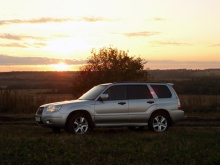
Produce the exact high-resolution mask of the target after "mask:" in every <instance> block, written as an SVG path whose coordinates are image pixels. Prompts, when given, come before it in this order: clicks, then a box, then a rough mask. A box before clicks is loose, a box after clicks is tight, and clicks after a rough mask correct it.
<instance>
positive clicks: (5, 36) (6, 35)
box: [0, 33, 42, 40]
mask: <svg viewBox="0 0 220 165" xmlns="http://www.w3.org/2000/svg"><path fill="white" fill-rule="evenodd" d="M0 38H2V39H8V40H22V39H24V38H29V39H42V38H40V37H34V36H26V35H15V34H9V33H3V34H0Z"/></svg>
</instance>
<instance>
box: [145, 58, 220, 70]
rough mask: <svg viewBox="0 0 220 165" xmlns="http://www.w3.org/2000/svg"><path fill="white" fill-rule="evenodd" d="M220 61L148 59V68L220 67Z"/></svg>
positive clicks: (146, 65)
mask: <svg viewBox="0 0 220 165" xmlns="http://www.w3.org/2000/svg"><path fill="white" fill-rule="evenodd" d="M219 66H220V61H175V60H148V63H147V64H145V67H146V68H150V69H151V70H154V69H211V68H212V69H219Z"/></svg>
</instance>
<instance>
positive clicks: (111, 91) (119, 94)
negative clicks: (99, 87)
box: [104, 85, 127, 100]
mask: <svg viewBox="0 0 220 165" xmlns="http://www.w3.org/2000/svg"><path fill="white" fill-rule="evenodd" d="M104 94H108V95H109V98H108V99H107V100H126V99H127V87H126V86H125V85H116V86H112V87H110V88H108V89H107V90H106V91H105V92H104Z"/></svg>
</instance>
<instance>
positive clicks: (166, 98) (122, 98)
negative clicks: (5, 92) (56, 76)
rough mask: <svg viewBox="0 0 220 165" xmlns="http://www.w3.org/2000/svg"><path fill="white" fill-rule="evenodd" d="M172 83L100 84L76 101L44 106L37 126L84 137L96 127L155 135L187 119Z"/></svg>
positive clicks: (39, 113) (41, 107)
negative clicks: (115, 127)
mask: <svg viewBox="0 0 220 165" xmlns="http://www.w3.org/2000/svg"><path fill="white" fill-rule="evenodd" d="M172 85H173V84H170V83H138V82H132V83H131V82H129V83H128V82H126V83H109V84H100V85H97V86H95V87H93V88H92V89H90V90H89V91H88V92H86V93H85V94H83V95H82V96H81V97H80V98H79V99H77V100H71V101H63V102H56V103H50V104H45V105H41V106H40V107H39V108H38V110H37V112H36V116H35V120H36V122H37V124H39V125H43V126H47V127H50V128H52V130H53V131H54V132H59V131H60V130H61V129H65V130H66V131H68V132H71V133H76V134H84V133H87V132H89V131H91V130H92V129H93V128H94V127H106V126H111V127H112V126H127V127H128V128H130V129H136V130H138V129H143V128H144V127H145V126H148V128H149V129H150V130H152V131H155V132H163V131H165V130H167V128H168V127H169V126H171V125H172V124H173V123H174V122H176V121H179V120H182V119H183V118H184V111H182V110H181V106H180V101H179V98H178V96H177V94H176V92H175V90H174V89H173V87H172Z"/></svg>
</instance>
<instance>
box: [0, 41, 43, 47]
mask: <svg viewBox="0 0 220 165" xmlns="http://www.w3.org/2000/svg"><path fill="white" fill-rule="evenodd" d="M44 46H47V44H46V43H44V42H34V43H27V42H23V43H7V44H0V47H14V48H30V47H34V48H41V47H44Z"/></svg>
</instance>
